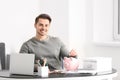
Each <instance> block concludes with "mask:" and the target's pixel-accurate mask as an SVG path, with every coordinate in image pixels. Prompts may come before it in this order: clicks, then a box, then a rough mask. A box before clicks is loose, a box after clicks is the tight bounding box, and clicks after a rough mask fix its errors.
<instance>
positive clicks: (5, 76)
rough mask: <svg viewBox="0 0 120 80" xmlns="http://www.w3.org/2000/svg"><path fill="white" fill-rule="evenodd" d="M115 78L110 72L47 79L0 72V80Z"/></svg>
mask: <svg viewBox="0 0 120 80" xmlns="http://www.w3.org/2000/svg"><path fill="white" fill-rule="evenodd" d="M116 76H117V71H116V70H115V69H113V70H112V72H111V73H107V74H101V75H98V74H96V75H83V74H79V73H76V74H66V73H64V74H63V73H61V74H60V73H59V74H50V76H49V77H48V78H41V77H40V76H22V77H21V76H18V75H17V76H10V74H9V72H8V71H0V80H112V78H114V77H116Z"/></svg>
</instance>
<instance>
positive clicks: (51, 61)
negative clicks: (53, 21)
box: [20, 36, 69, 70]
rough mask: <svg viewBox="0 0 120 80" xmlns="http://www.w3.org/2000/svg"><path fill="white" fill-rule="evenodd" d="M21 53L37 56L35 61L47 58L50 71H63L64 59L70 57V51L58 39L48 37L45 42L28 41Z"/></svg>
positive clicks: (32, 39) (33, 39)
mask: <svg viewBox="0 0 120 80" xmlns="http://www.w3.org/2000/svg"><path fill="white" fill-rule="evenodd" d="M20 53H29V54H35V59H36V60H37V59H40V60H41V59H42V58H47V63H48V66H49V69H50V70H55V69H62V58H64V57H65V56H66V57H68V56H69V51H68V50H67V49H66V47H65V45H64V44H63V42H61V40H60V39H59V38H57V37H52V36H48V37H47V38H46V39H45V40H42V41H40V40H37V39H36V38H34V37H33V38H31V39H30V40H28V41H26V42H25V43H24V44H23V45H22V47H21V49H20Z"/></svg>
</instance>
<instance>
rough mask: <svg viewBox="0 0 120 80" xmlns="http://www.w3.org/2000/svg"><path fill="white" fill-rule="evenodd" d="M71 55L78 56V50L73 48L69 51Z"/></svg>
mask: <svg viewBox="0 0 120 80" xmlns="http://www.w3.org/2000/svg"><path fill="white" fill-rule="evenodd" d="M69 56H73V57H75V56H77V53H76V51H75V50H73V49H72V50H71V51H70V53H69Z"/></svg>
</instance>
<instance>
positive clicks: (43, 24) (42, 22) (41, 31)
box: [35, 18, 50, 36]
mask: <svg viewBox="0 0 120 80" xmlns="http://www.w3.org/2000/svg"><path fill="white" fill-rule="evenodd" d="M49 27H50V22H49V20H48V19H42V18H39V20H38V22H37V23H36V24H35V28H36V32H37V34H38V35H40V36H46V35H47V34H48V30H49Z"/></svg>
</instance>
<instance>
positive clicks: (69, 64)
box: [63, 57, 79, 71]
mask: <svg viewBox="0 0 120 80" xmlns="http://www.w3.org/2000/svg"><path fill="white" fill-rule="evenodd" d="M63 64H64V68H65V69H66V70H67V71H75V70H77V69H78V67H79V62H78V60H77V59H76V58H72V57H70V58H67V57H64V61H63Z"/></svg>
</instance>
